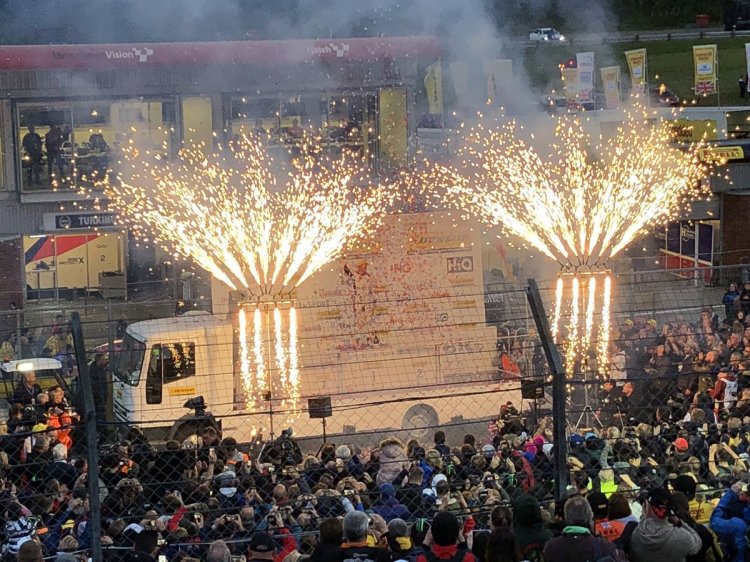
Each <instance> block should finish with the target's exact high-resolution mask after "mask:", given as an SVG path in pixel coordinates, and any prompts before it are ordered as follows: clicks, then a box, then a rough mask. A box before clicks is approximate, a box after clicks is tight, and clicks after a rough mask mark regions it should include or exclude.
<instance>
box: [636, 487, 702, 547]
mask: <svg viewBox="0 0 750 562" xmlns="http://www.w3.org/2000/svg"><path fill="white" fill-rule="evenodd" d="M643 509H644V512H643V513H644V516H643V518H642V519H641V520H640V522H639V523H638V526H637V527H636V528H635V530H634V531H633V534H632V536H631V538H630V541H629V545H628V555H629V556H630V560H631V562H650V561H653V560H669V561H670V562H684V561H685V559H686V557H687V556H692V555H694V554H697V553H698V552H699V551H700V549H701V545H702V541H701V538H700V536H698V533H696V532H695V531H694V530H693V529H691V528H690V526H689V525H683V522H682V520H681V519H680V518H679V517H677V516H676V515H675V514H674V512H673V511H672V494H670V493H669V492H668V491H667V490H665V489H664V488H654V489H653V490H651V491H650V492H649V493H648V497H647V499H646V501H645V502H644V504H643Z"/></svg>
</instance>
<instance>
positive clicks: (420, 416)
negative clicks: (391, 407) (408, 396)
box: [401, 404, 439, 439]
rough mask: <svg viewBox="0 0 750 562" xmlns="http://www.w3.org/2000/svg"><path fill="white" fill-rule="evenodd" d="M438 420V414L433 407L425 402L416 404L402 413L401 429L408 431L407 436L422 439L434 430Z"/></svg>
mask: <svg viewBox="0 0 750 562" xmlns="http://www.w3.org/2000/svg"><path fill="white" fill-rule="evenodd" d="M438 422H439V419H438V414H437V412H436V411H435V408H433V407H432V406H428V405H427V404H416V405H414V406H412V407H411V408H409V409H408V410H407V411H406V413H405V414H404V419H403V420H402V421H401V429H403V430H405V431H406V432H408V434H409V437H413V438H415V439H422V438H424V437H426V436H427V435H429V433H430V432H431V431H434V430H435V428H436V427H437V425H438Z"/></svg>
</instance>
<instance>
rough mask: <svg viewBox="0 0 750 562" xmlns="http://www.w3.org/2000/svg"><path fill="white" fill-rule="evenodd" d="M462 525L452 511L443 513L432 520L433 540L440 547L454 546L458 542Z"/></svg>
mask: <svg viewBox="0 0 750 562" xmlns="http://www.w3.org/2000/svg"><path fill="white" fill-rule="evenodd" d="M460 531H461V525H460V524H459V522H458V519H457V518H456V516H455V515H453V514H452V513H451V512H450V511H441V512H440V513H438V514H437V515H435V518H434V519H433V520H432V540H434V541H435V544H436V545H438V546H452V545H454V544H456V542H457V541H458V534H459V532H460Z"/></svg>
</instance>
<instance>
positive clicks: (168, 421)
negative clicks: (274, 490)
mask: <svg viewBox="0 0 750 562" xmlns="http://www.w3.org/2000/svg"><path fill="white" fill-rule="evenodd" d="M377 240H378V247H377V248H376V249H374V250H373V249H369V248H368V250H366V251H357V250H353V251H351V252H349V254H348V255H347V256H346V257H344V258H342V259H340V260H338V261H336V262H335V263H333V264H331V265H330V266H329V267H327V268H325V270H324V271H321V272H319V273H318V274H316V275H315V276H313V277H312V278H311V279H310V280H308V281H307V282H305V283H304V284H303V286H302V287H301V288H300V289H299V291H298V293H297V294H296V295H294V301H295V306H296V310H297V316H298V318H299V326H298V333H299V343H298V348H299V349H298V351H299V365H300V369H299V370H300V380H301V383H300V390H299V393H300V396H299V398H300V400H299V402H298V404H299V407H300V408H301V411H300V412H299V414H298V415H295V416H288V415H285V414H280V413H279V412H280V410H282V409H283V406H282V404H281V401H282V399H283V397H281V396H271V397H270V398H271V399H270V400H268V401H266V403H265V404H264V405H263V406H262V407H260V408H258V409H256V410H254V411H251V410H248V408H247V406H246V401H245V400H244V399H243V392H242V386H243V380H242V378H241V373H240V366H239V363H240V361H239V359H238V353H239V351H238V347H239V346H238V329H237V309H236V306H234V303H233V301H236V300H237V296H236V295H232V294H230V293H229V291H228V290H227V289H225V288H224V287H223V286H222V285H220V284H219V283H218V282H217V283H214V286H213V290H212V293H213V294H212V298H213V307H214V310H213V314H207V313H204V314H192V315H186V316H182V317H177V318H163V319H158V320H148V321H144V322H138V323H135V324H132V325H130V326H129V327H128V329H127V332H126V334H125V337H124V339H123V342H122V349H121V351H120V353H119V354H117V355H116V357H113V358H112V361H111V370H112V373H113V375H114V393H113V410H114V416H115V418H116V419H117V420H118V421H122V422H128V423H134V424H136V425H139V426H140V427H141V428H142V429H144V430H145V431H146V432H147V433H151V434H152V436H156V435H158V436H160V437H162V438H176V439H178V440H180V439H183V438H186V437H187V436H189V435H192V434H194V433H195V423H196V422H195V419H194V418H193V416H192V415H191V414H190V413H189V412H188V411H186V409H185V407H184V405H183V404H184V403H185V401H186V400H188V399H190V398H193V397H195V396H203V398H204V400H205V402H206V404H207V405H208V407H209V410H210V411H211V413H212V414H213V415H214V416H215V417H216V419H217V420H218V421H219V423H220V424H221V430H222V433H223V435H233V436H235V437H236V438H237V439H238V441H240V442H244V441H249V440H251V439H252V438H253V437H255V435H256V432H257V431H258V428H262V432H263V435H264V437H265V436H268V434H269V433H276V434H278V433H279V432H280V430H281V429H284V428H285V427H287V426H289V425H291V427H292V428H293V430H294V434H295V435H296V436H298V437H313V436H318V435H321V434H322V433H323V424H322V423H321V420H320V419H310V416H309V415H308V414H309V413H310V412H308V405H309V403H308V400H309V399H314V398H323V399H326V398H330V400H331V415H330V417H328V418H327V419H326V429H327V431H328V433H329V434H346V435H349V436H350V438H351V436H353V435H354V434H358V435H366V434H367V433H369V432H380V431H383V430H396V431H401V430H403V432H402V433H400V435H402V436H406V435H412V436H424V435H426V434H427V433H429V432H431V431H433V428H435V427H436V426H438V425H446V424H447V425H449V426H451V425H454V424H455V425H456V426H457V427H459V426H461V425H463V424H466V423H469V422H472V423H477V422H481V423H484V422H486V421H487V420H489V419H491V418H492V417H494V416H496V415H497V413H498V411H499V409H500V406H501V405H502V404H505V403H506V402H508V401H513V402H516V403H518V402H519V401H520V390H519V389H520V384H519V381H518V380H517V379H512V378H509V377H507V376H504V374H503V373H501V372H500V371H499V369H498V367H497V366H496V365H497V353H496V342H497V332H496V329H495V328H494V327H491V326H488V325H487V324H486V322H485V313H484V294H483V289H482V266H481V264H482V254H481V246H480V243H479V236H478V234H477V231H475V230H473V229H471V228H469V227H468V226H466V227H462V226H460V225H455V224H454V223H453V221H452V219H450V218H448V217H444V216H442V215H434V214H412V215H403V216H399V217H389V218H388V220H387V221H386V223H385V225H384V227H383V228H382V229H381V231H380V232H379V233H378V236H377ZM268 338H269V340H270V339H271V338H272V336H271V334H269V336H268ZM266 343H269V342H268V341H265V342H264V345H266ZM268 374H269V376H270V377H273V376H275V375H274V373H273V372H272V371H271V372H269V373H268ZM313 409H314V408H313ZM272 412H273V413H272ZM290 418H292V419H290ZM175 420H177V422H176V423H175ZM475 427H476V426H475ZM459 429H460V427H459Z"/></svg>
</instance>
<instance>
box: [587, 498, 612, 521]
mask: <svg viewBox="0 0 750 562" xmlns="http://www.w3.org/2000/svg"><path fill="white" fill-rule="evenodd" d="M586 499H587V500H588V501H589V504H590V505H591V510H592V511H593V512H594V518H596V519H604V518H605V517H607V513H608V512H609V500H608V499H607V496H605V495H604V494H602V493H601V492H591V493H590V494H588V495H587V496H586Z"/></svg>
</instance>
